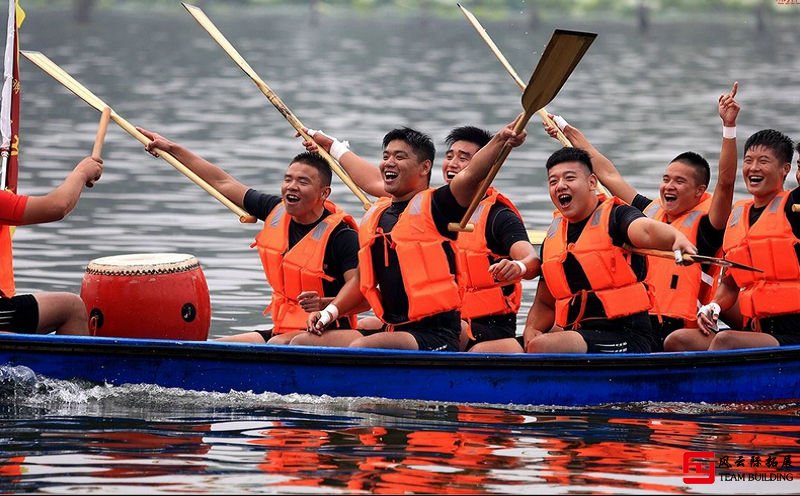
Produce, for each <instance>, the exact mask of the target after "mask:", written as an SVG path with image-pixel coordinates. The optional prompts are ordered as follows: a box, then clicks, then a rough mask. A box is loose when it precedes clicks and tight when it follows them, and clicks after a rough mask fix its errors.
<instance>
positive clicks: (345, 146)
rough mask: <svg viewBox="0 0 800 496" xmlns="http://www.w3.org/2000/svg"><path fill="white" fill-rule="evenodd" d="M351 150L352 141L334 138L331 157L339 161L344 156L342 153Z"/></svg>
mask: <svg viewBox="0 0 800 496" xmlns="http://www.w3.org/2000/svg"><path fill="white" fill-rule="evenodd" d="M349 151H350V143H349V142H347V141H339V140H338V139H336V138H333V144H332V145H331V152H330V153H331V157H333V158H335V159H336V161H337V162H338V161H339V159H341V158H342V155H344V154H345V153H347V152H349Z"/></svg>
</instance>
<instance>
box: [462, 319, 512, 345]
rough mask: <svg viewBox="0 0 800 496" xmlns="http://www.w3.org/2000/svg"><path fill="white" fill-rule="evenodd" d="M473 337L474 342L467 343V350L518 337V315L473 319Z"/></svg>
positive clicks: (471, 323)
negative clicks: (484, 343) (483, 344)
mask: <svg viewBox="0 0 800 496" xmlns="http://www.w3.org/2000/svg"><path fill="white" fill-rule="evenodd" d="M470 325H471V326H472V335H473V336H474V337H475V339H474V340H472V339H470V340H469V341H468V342H467V348H466V349H467V350H469V349H470V348H472V347H473V346H475V345H476V344H478V343H483V342H484V341H494V340H495V339H507V338H515V337H517V314H515V313H508V314H504V315H490V316H488V317H479V318H477V319H472V322H470Z"/></svg>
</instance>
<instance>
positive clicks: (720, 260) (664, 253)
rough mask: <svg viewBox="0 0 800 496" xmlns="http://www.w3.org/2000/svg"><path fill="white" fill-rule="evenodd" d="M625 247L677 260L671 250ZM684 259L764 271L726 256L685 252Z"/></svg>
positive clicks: (637, 251)
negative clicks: (709, 255) (728, 258)
mask: <svg viewBox="0 0 800 496" xmlns="http://www.w3.org/2000/svg"><path fill="white" fill-rule="evenodd" d="M624 248H625V249H626V250H629V251H632V252H633V253H636V254H639V255H648V256H651V257H660V258H669V259H672V260H675V254H674V253H673V252H671V251H663V250H652V249H649V248H636V247H633V246H631V245H628V244H626V245H625V246H624ZM683 261H684V262H688V263H699V264H703V265H719V266H720V267H730V268H733V269H742V270H749V271H751V272H764V271H763V270H761V269H759V268H756V267H751V266H749V265H745V264H740V263H738V262H732V261H730V260H726V259H724V258H718V257H708V256H705V255H691V254H689V253H684V254H683Z"/></svg>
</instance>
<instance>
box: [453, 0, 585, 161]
mask: <svg viewBox="0 0 800 496" xmlns="http://www.w3.org/2000/svg"><path fill="white" fill-rule="evenodd" d="M456 5H458V8H459V9H461V13H463V14H464V17H466V18H467V21H469V23H470V24H471V25H472V27H473V28H475V31H477V32H478V35H479V36H480V37H481V38H482V39H483V41H485V42H486V44H487V45H488V46H489V49H490V50H491V51H492V53H493V54H494V56H495V57H497V60H499V61H500V63H501V64H502V65H503V67H505V68H506V71H508V73H509V74H510V75H511V78H512V79H514V81H515V82H516V83H517V86H519V89H520V90H522V91H525V82H524V81H522V78H520V77H519V74H517V71H515V70H514V68H513V67H512V66H511V63H509V61H508V60H507V59H506V58H505V56H504V55H503V53H502V52H501V51H500V49H499V48H497V45H495V43H494V41H493V40H492V38H491V37H490V36H489V33H487V32H486V29H484V27H483V26H482V25H481V23H480V21H479V20H478V18H477V17H475V15H474V14H473V13H472V12H470V11H469V10H468V9H467V8H466V7H464V6H463V5H461V4H460V3H458V4H456ZM536 114H537V115H538V116H539V117H540V118H541V119H542V122H544V123H545V124H547V125H548V126H552V127H554V128H556V129H558V126H556V124H555V122H553V119H551V118H550V116H549V115H548V112H547V109H545V108H544V107H542V108H540V109H539V110H537V111H536ZM558 141H560V142H561V144H562V145H564V146H569V147H571V146H572V143H570V141H569V139H568V138H567V137H566V136H564V133H563V132H561V129H558Z"/></svg>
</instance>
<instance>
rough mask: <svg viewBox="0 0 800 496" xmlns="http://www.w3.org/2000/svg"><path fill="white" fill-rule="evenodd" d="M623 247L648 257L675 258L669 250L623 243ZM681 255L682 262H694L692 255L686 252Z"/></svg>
mask: <svg viewBox="0 0 800 496" xmlns="http://www.w3.org/2000/svg"><path fill="white" fill-rule="evenodd" d="M625 248H627V249H629V250H630V251H632V252H633V253H636V254H637V255H647V256H650V257H659V258H668V259H670V260H675V253H673V252H671V251H664V250H654V249H652V248H636V247H635V246H629V245H625ZM682 257H683V261H684V262H690V263H695V260H694V259H693V258H692V256H691V255H689V254H687V253H684V254H683V255H682Z"/></svg>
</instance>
